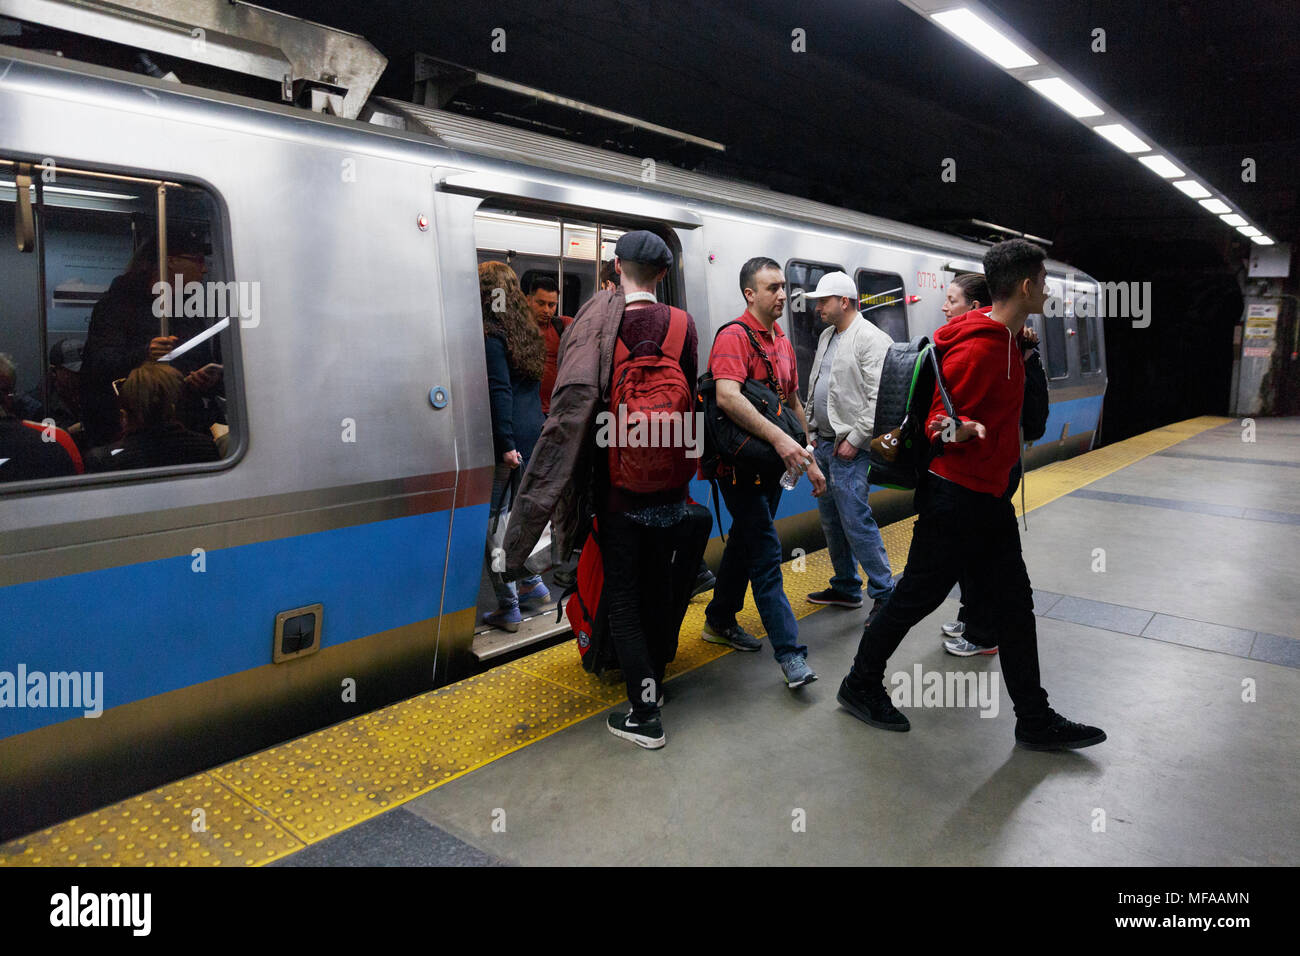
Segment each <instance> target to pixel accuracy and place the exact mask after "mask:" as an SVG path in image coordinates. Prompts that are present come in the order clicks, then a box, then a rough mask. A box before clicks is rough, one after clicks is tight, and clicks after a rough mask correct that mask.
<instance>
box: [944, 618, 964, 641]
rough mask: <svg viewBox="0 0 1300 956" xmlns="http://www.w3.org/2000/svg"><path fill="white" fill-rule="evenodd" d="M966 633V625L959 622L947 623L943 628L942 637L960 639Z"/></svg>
mask: <svg viewBox="0 0 1300 956" xmlns="http://www.w3.org/2000/svg"><path fill="white" fill-rule="evenodd" d="M965 633H966V625H965V624H963V623H962V622H961V621H949V622H948V623H947V624H945V625H944V626H943V636H944V637H961V636H962V635H963V634H965Z"/></svg>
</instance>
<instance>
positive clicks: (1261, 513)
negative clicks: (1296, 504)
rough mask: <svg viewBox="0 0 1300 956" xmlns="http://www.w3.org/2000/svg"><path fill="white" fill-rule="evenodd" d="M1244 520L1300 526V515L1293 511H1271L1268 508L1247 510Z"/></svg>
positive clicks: (1243, 515)
mask: <svg viewBox="0 0 1300 956" xmlns="http://www.w3.org/2000/svg"><path fill="white" fill-rule="evenodd" d="M1242 517H1243V518H1249V519H1250V520H1252V521H1275V522H1277V523H1278V524H1300V514H1296V513H1295V512H1293V511H1271V510H1269V509H1268V508H1247V509H1246V510H1245V513H1243V514H1242Z"/></svg>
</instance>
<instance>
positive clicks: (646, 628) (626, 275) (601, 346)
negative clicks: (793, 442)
mask: <svg viewBox="0 0 1300 956" xmlns="http://www.w3.org/2000/svg"><path fill="white" fill-rule="evenodd" d="M614 256H615V259H614V268H615V273H616V275H617V278H618V283H619V286H618V288H617V289H601V290H600V291H598V292H597V293H596V294H595V295H594V296H592V298H591V299H590V300H589V301H588V302H587V303H586V304H585V305H584V306H583V307H582V309H581V310H579V312H578V315H577V317H576V318H575V319H574V321H573V324H572V325H571V326H570V327H569V329H568V331H566V332H565V334H564V337H563V338H562V339H561V341H560V355H559V369H558V371H557V373H556V376H555V390H554V391H553V392H552V393H551V411H550V414H549V415H548V416H547V418H546V423H545V425H544V426H543V428H542V434H541V437H540V438H539V439H538V441H537V445H536V447H535V449H534V451H533V457H532V459H531V460H530V461H529V464H528V470H527V471H526V472H525V473H524V477H523V482H522V484H521V485H520V488H519V494H518V496H517V499H516V502H515V506H514V509H513V510H512V512H511V518H510V526H509V527H508V528H507V529H506V539H505V551H506V576H507V577H514V576H516V575H518V574H522V573H524V572H523V571H522V568H523V564H524V561H525V560H526V559H527V557H528V555H529V553H530V552H531V549H532V547H533V545H534V544H535V543H536V541H537V539H538V537H539V535H540V534H541V531H542V528H543V527H545V525H546V522H547V521H548V520H549V521H550V522H551V529H552V535H553V537H554V540H555V541H556V547H557V552H556V553H557V555H558V557H559V558H560V559H561V560H563V559H565V558H567V557H568V555H569V553H571V551H572V550H573V549H574V548H577V547H581V546H582V544H583V543H584V541H585V540H586V537H587V533H588V531H589V530H590V522H589V521H588V520H587V519H586V516H587V515H588V514H595V515H596V516H597V517H596V521H597V526H598V530H599V545H600V553H601V559H602V562H603V564H604V569H603V570H604V594H603V600H604V601H605V603H606V606H607V608H608V613H609V632H610V639H611V641H612V643H613V645H614V649H615V651H616V653H617V655H618V662H619V668H620V669H621V670H622V672H623V677H624V680H625V681H626V684H627V695H628V701H629V702H630V703H631V705H632V707H631V711H630V712H628V713H613V714H610V716H609V719H608V721H607V725H608V727H609V731H610V732H611V733H612V734H614V735H615V736H617V737H620V738H622V739H624V740H628V741H631V742H633V743H635V744H637V745H638V746H640V747H643V748H645V749H648V750H657V749H658V748H660V747H662V746H663V745H664V742H665V737H664V730H663V722H662V720H661V717H660V710H659V708H660V706H661V701H662V699H663V698H662V685H663V678H664V669H665V667H666V666H667V664H668V661H669V660H670V659H671V657H672V655H673V653H674V652H675V650H676V645H677V630H678V628H679V627H680V626H681V621H682V616H683V614H684V613H685V609H686V602H687V601H688V600H689V598H690V591H689V588H690V583H691V581H693V579H694V570H695V567H696V566H697V565H698V563H699V560H700V556H701V555H700V554H695V555H688V556H683V555H680V554H679V555H678V561H679V562H682V561H684V562H685V566H686V567H687V568H688V570H689V572H690V573H689V574H687V575H686V580H685V581H678V580H673V579H674V578H677V577H681V576H680V575H672V574H671V573H670V572H671V568H672V567H673V547H674V541H676V540H678V539H677V536H676V532H677V531H678V530H679V525H680V522H682V521H683V520H684V519H685V517H686V497H687V491H688V489H689V483H690V477H691V475H692V474H693V473H694V465H695V462H696V460H697V458H691V457H689V456H688V455H687V450H688V449H687V448H686V447H683V446H682V444H681V443H675V442H674V443H669V445H668V447H662V443H661V447H644V446H643V445H642V444H641V443H640V442H639V441H638V442H636V443H635V444H634V443H632V442H628V441H627V440H626V439H627V438H628V436H627V435H622V434H620V429H619V427H618V425H617V422H618V419H619V414H618V409H617V408H616V407H615V406H616V405H617V404H618V402H619V399H620V396H623V395H627V394H630V392H626V391H624V390H623V388H624V385H625V384H626V382H627V380H628V379H627V376H630V375H637V376H640V381H641V383H642V385H643V386H645V387H646V388H647V389H648V388H649V387H653V389H654V394H655V395H656V399H655V401H661V399H660V398H659V396H662V402H663V404H665V405H668V406H671V407H672V408H674V409H680V410H681V411H683V412H684V413H685V414H687V415H691V414H693V413H694V410H695V382H696V371H697V369H696V365H697V362H698V358H697V349H698V337H697V335H696V331H695V320H694V319H692V318H691V316H690V315H689V314H688V313H686V312H685V311H683V310H681V309H676V308H671V307H669V306H668V305H666V304H664V303H661V302H659V300H658V297H657V295H656V292H655V290H656V288H657V286H658V284H659V282H660V281H661V280H662V279H663V278H664V277H665V276H666V275H667V273H668V270H669V268H671V266H672V264H673V255H672V252H671V251H670V250H669V248H668V245H667V243H665V242H664V240H663V239H662V238H660V237H659V236H657V235H655V234H654V233H652V232H648V231H645V230H636V231H634V232H629V233H626V234H625V235H624V236H623V237H622V238H620V239H619V240H618V243H617V245H616V246H615V248H614ZM640 359H650V360H651V361H650V362H649V364H646V363H642V362H638V360H640ZM601 412H608V413H609V414H608V415H607V416H604V422H605V424H606V426H607V427H603V428H602V427H601V426H600V419H599V418H598V416H599V413H601ZM683 424H685V423H683ZM680 434H683V435H685V434H686V432H685V429H684V428H683V430H682V432H681V433H680ZM702 545H703V542H701V553H702V550H703V548H702Z"/></svg>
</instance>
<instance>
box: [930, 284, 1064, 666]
mask: <svg viewBox="0 0 1300 956" xmlns="http://www.w3.org/2000/svg"><path fill="white" fill-rule="evenodd" d="M991 308H992V306H991V304H990V298H989V287H988V283H987V282H986V281H985V280H984V277H983V276H982V275H980V274H979V273H977V272H966V273H962V274H960V275H958V276H956V277H954V278H953V280H952V282H951V284H949V286H948V291H947V294H946V296H945V298H944V303H943V314H944V317H945V318H946V319H947V320H948V321H949V322H954V321H956V320H958V319H959V318H961V317H962V316H963V315H965V314H966V313H968V312H973V311H979V312H983V313H985V314H986V315H987V314H988V312H989V310H990V309H991ZM1017 341H1018V342H1019V344H1020V348H1021V350H1022V352H1023V353H1024V358H1025V403H1024V407H1023V409H1022V410H1021V413H1020V429H1021V433H1022V435H1021V437H1022V439H1023V440H1024V441H1031V442H1032V441H1038V439H1040V438H1042V437H1043V432H1044V430H1045V429H1046V428H1047V412H1048V397H1047V373H1046V372H1045V371H1044V370H1043V363H1042V360H1041V359H1040V358H1039V356H1038V350H1037V346H1038V333H1037V332H1035V331H1034V330H1033V329H1032V328H1030V327H1029V326H1027V325H1026V326H1025V327H1024V329H1022V330H1021V333H1020V336H1019V337H1018V339H1017ZM1022 474H1023V471H1022V463H1021V462H1020V461H1017V462H1016V464H1015V466H1014V467H1013V468H1012V469H1011V479H1010V481H1009V482H1008V484H1007V491H1006V495H1007V496H1008V497H1011V496H1014V495H1015V492H1016V489H1017V488H1018V487H1019V486H1020V479H1021V475H1022ZM970 586H971V583H970V582H969V581H968V580H966V579H965V578H964V577H963V578H962V579H960V580H959V581H958V587H959V588H960V590H961V595H962V597H961V610H960V611H959V612H958V613H957V620H955V621H949V622H948V623H946V624H944V625H943V629H942V634H943V647H944V650H946V651H947V652H948V653H949V654H953V655H955V656H957V657H974V656H976V655H991V654H996V653H997V652H998V642H997V636H996V634H993V633H987V632H982V631H981V630H980V628H979V627H978V626H975V627H972V626H971V624H970V622H969V617H970V613H969V611H968V610H967V608H966V594H967V592H968V591H969V589H970Z"/></svg>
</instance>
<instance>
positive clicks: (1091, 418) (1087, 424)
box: [691, 395, 1102, 536]
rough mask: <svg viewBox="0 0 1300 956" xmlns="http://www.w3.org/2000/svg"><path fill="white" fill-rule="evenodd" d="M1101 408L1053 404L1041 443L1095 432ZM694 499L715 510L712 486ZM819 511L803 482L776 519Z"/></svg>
mask: <svg viewBox="0 0 1300 956" xmlns="http://www.w3.org/2000/svg"><path fill="white" fill-rule="evenodd" d="M1101 405H1102V396H1101V395H1092V396H1088V397H1087V398H1075V399H1071V400H1070V401H1068V402H1052V404H1051V406H1050V407H1049V409H1048V415H1047V428H1046V430H1045V431H1044V432H1043V437H1042V439H1041V440H1040V441H1041V442H1051V441H1056V440H1058V439H1059V438H1060V437H1061V428H1062V426H1064V425H1066V424H1069V426H1070V434H1071V435H1078V434H1080V433H1082V432H1088V431H1092V430H1093V429H1095V428H1096V427H1097V419H1098V418H1099V417H1100V415H1101ZM879 488H880V486H878V485H872V490H873V491H875V490H879ZM691 497H692V498H694V499H695V500H696V501H698V502H699V503H700V504H702V505H708V506H709V507H710V508H712V507H713V505H712V499H711V497H710V492H709V483H708V482H706V481H700V480H699V479H698V478H697V479H695V480H693V481H692V482H691ZM718 508H719V510H720V511H721V513H722V521H723V527H724V528H726V529H727V532H728V533H730V530H731V513H730V512H728V511H727V506H726V504H725V503H724V502H723V500H722V497H721V496H719V497H718ZM816 508H817V499H816V498H814V497H813V495H812V484H811V483H810V482H808V481H807V480H806V479H801V480H800V481H799V483H798V484H797V485H795V486H794V489H793V490H791V491H786V492H783V493H782V494H781V504H780V505H779V506H778V508H777V511H776V516H777V517H778V518H788V517H790V516H791V515H797V514H802V513H803V512H805V511H814V510H816ZM717 531H718V526H717V523H716V521H715V522H714V526H713V533H714V535H715V536H716V534H717Z"/></svg>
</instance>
